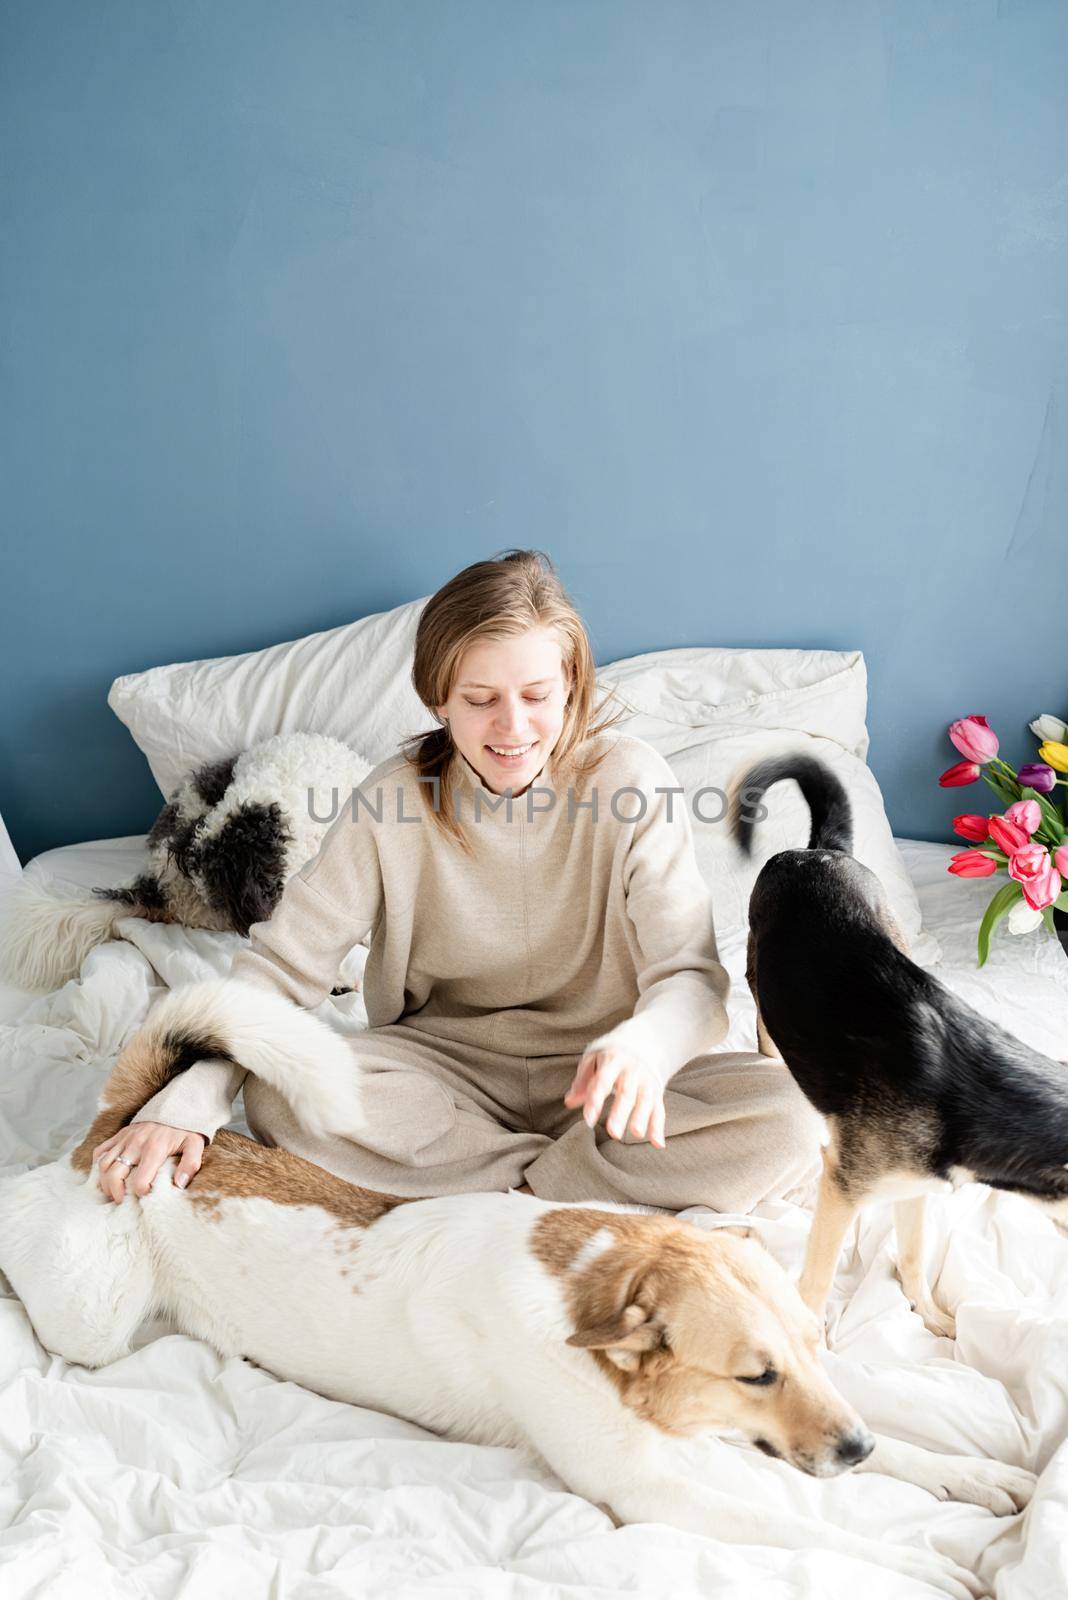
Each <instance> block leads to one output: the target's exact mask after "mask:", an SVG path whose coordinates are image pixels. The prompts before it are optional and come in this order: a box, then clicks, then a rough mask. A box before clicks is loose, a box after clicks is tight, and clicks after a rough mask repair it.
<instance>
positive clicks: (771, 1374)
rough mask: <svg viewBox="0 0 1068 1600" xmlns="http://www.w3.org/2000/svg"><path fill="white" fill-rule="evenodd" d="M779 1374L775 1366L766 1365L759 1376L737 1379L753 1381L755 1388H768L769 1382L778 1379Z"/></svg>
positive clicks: (744, 1381)
mask: <svg viewBox="0 0 1068 1600" xmlns="http://www.w3.org/2000/svg"><path fill="white" fill-rule="evenodd" d="M778 1376H779V1374H778V1373H777V1372H776V1371H775V1368H774V1367H765V1369H764V1371H763V1372H762V1373H761V1374H760V1376H759V1378H739V1379H737V1382H738V1383H751V1384H752V1385H753V1388H754V1389H766V1388H767V1387H768V1385H769V1384H772V1383H774V1382H775V1381H776V1380H777V1378H778Z"/></svg>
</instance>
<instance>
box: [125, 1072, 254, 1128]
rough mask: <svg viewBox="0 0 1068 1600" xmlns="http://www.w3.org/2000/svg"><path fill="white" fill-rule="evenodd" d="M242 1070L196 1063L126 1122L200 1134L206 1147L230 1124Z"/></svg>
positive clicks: (241, 1079)
mask: <svg viewBox="0 0 1068 1600" xmlns="http://www.w3.org/2000/svg"><path fill="white" fill-rule="evenodd" d="M246 1070H247V1069H246V1068H244V1067H239V1066H237V1065H235V1063H234V1062H232V1061H196V1062H194V1063H193V1065H192V1066H191V1067H189V1068H188V1069H187V1071H185V1072H182V1073H179V1075H178V1077H176V1078H172V1079H171V1081H170V1083H168V1084H166V1085H165V1086H164V1087H163V1088H162V1089H160V1091H159V1092H158V1094H154V1095H153V1096H152V1098H151V1100H148V1101H146V1103H145V1104H144V1105H143V1106H142V1107H141V1109H140V1111H139V1112H138V1113H137V1115H136V1116H135V1117H131V1119H130V1120H131V1122H163V1123H166V1125H167V1127H169V1128H188V1130H189V1132H190V1133H200V1134H203V1136H204V1138H205V1139H206V1140H207V1141H208V1143H209V1144H210V1143H211V1141H212V1139H214V1137H215V1135H216V1134H217V1133H218V1131H219V1129H220V1128H221V1127H223V1126H224V1125H225V1124H226V1123H227V1122H229V1121H230V1118H231V1116H232V1114H233V1106H234V1098H235V1096H236V1095H237V1091H238V1090H239V1089H240V1087H241V1085H242V1083H243V1082H244V1081H245V1077H246Z"/></svg>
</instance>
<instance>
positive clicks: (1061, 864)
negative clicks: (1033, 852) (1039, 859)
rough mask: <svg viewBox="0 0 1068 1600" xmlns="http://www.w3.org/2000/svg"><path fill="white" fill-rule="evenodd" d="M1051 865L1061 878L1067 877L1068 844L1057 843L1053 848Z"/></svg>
mask: <svg viewBox="0 0 1068 1600" xmlns="http://www.w3.org/2000/svg"><path fill="white" fill-rule="evenodd" d="M1053 865H1054V866H1055V867H1056V869H1057V871H1058V872H1059V873H1060V875H1061V877H1062V878H1068V844H1059V845H1058V846H1057V848H1056V850H1054V852H1053Z"/></svg>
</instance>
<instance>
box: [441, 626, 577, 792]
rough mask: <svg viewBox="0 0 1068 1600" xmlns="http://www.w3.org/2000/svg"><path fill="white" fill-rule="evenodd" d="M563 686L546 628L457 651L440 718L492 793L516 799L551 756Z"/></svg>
mask: <svg viewBox="0 0 1068 1600" xmlns="http://www.w3.org/2000/svg"><path fill="white" fill-rule="evenodd" d="M568 689H569V684H568V681H567V678H566V676H565V673H564V664H563V658H562V653H561V650H560V642H559V640H558V639H557V638H556V637H555V635H554V634H552V633H550V632H549V630H548V629H547V628H529V629H528V630H527V631H526V633H520V634H517V635H516V636H515V637H514V638H511V639H497V640H486V641H485V642H484V643H482V644H473V645H471V646H470V647H469V648H468V649H467V650H465V651H464V653H463V655H462V656H461V657H460V663H459V666H458V667H457V669H456V678H455V681H454V682H453V686H452V691H451V693H450V695H449V698H448V700H447V701H446V703H445V704H444V705H443V706H436V707H435V708H434V709H435V710H436V711H437V714H438V716H439V717H447V718H448V719H449V729H450V731H451V733H452V738H453V743H454V744H455V745H456V748H457V749H458V750H459V752H460V754H461V755H462V756H464V757H465V758H466V759H467V760H468V761H469V762H470V764H471V766H473V767H474V769H475V771H476V772H477V773H478V775H479V777H480V778H481V779H482V781H483V783H484V784H485V785H486V788H487V789H489V790H491V791H492V792H493V793H494V794H503V793H504V791H505V790H506V789H511V791H512V793H513V794H522V792H523V790H524V789H525V788H526V787H527V786H528V784H530V783H532V782H533V780H534V779H535V777H536V776H537V775H538V773H539V772H540V771H541V769H542V767H543V766H544V765H545V763H546V761H548V759H549V756H550V755H551V754H552V750H553V746H554V745H555V744H556V741H557V740H558V739H559V737H560V730H561V728H562V727H563V724H564V703H565V701H566V700H567V695H568Z"/></svg>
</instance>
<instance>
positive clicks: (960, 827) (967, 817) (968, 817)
mask: <svg viewBox="0 0 1068 1600" xmlns="http://www.w3.org/2000/svg"><path fill="white" fill-rule="evenodd" d="M953 832H954V833H959V834H960V836H961V838H962V839H970V840H971V842H972V844H982V843H983V840H984V839H986V838H987V837H988V836H989V834H990V829H989V827H988V826H987V821H986V818H985V817H977V816H976V815H975V813H974V812H971V811H969V812H965V814H964V816H962V817H954V818H953Z"/></svg>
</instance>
